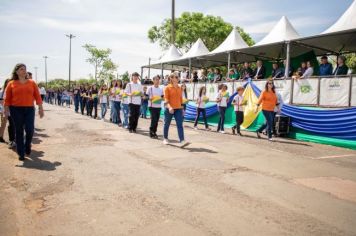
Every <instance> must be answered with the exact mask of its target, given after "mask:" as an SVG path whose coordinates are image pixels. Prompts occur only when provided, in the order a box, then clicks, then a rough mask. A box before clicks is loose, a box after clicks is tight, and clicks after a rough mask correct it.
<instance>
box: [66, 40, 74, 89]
mask: <svg viewBox="0 0 356 236" xmlns="http://www.w3.org/2000/svg"><path fill="white" fill-rule="evenodd" d="M66 36H67V37H68V38H69V76H68V91H70V75H71V66H72V63H71V62H72V38H75V35H73V34H69V35H68V34H66Z"/></svg>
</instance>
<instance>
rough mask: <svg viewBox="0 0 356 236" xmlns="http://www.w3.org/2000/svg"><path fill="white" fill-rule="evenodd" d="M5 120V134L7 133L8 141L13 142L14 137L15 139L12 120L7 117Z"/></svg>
mask: <svg viewBox="0 0 356 236" xmlns="http://www.w3.org/2000/svg"><path fill="white" fill-rule="evenodd" d="M7 120H8V121H9V125H8V126H7V132H8V133H9V141H10V142H13V141H15V137H16V135H15V132H16V131H15V124H14V120H13V119H12V117H11V116H9V117H8V118H7Z"/></svg>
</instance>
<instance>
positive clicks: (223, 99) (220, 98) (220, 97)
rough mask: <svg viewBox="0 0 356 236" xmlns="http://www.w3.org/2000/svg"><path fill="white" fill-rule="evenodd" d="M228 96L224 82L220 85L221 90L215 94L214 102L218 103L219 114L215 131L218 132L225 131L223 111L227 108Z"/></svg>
mask: <svg viewBox="0 0 356 236" xmlns="http://www.w3.org/2000/svg"><path fill="white" fill-rule="evenodd" d="M229 98H230V94H229V92H228V91H227V85H226V84H223V85H221V90H220V91H219V92H218V94H217V96H216V103H217V105H218V111H219V115H220V118H219V123H218V129H217V132H220V133H222V134H224V133H225V130H224V124H225V112H226V109H227V104H228V102H229Z"/></svg>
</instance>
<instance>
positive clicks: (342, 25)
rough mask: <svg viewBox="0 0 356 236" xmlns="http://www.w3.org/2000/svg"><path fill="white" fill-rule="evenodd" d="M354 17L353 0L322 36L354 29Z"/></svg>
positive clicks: (355, 25)
mask: <svg viewBox="0 0 356 236" xmlns="http://www.w3.org/2000/svg"><path fill="white" fill-rule="evenodd" d="M355 16H356V0H354V1H353V2H352V4H351V5H350V7H349V8H348V9H347V10H346V11H345V12H344V14H343V15H342V16H341V17H340V18H339V19H338V20H337V21H336V22H335V23H334V24H333V25H332V26H330V27H329V28H328V29H327V30H325V31H324V32H323V33H322V34H327V33H334V32H338V31H344V30H350V29H355V28H356V17H355Z"/></svg>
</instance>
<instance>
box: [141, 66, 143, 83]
mask: <svg viewBox="0 0 356 236" xmlns="http://www.w3.org/2000/svg"><path fill="white" fill-rule="evenodd" d="M142 79H143V67H142V66H141V80H142Z"/></svg>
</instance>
